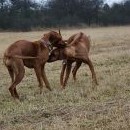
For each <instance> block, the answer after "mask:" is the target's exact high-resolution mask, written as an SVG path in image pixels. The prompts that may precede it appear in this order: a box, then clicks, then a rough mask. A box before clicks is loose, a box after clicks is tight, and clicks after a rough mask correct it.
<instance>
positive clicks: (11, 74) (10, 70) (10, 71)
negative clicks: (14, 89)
mask: <svg viewBox="0 0 130 130" xmlns="http://www.w3.org/2000/svg"><path fill="white" fill-rule="evenodd" d="M7 69H8V72H9V75H10V77H11V80H12V83H13V82H14V71H13V68H12V67H11V66H7Z"/></svg>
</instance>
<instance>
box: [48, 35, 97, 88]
mask: <svg viewBox="0 0 130 130" xmlns="http://www.w3.org/2000/svg"><path fill="white" fill-rule="evenodd" d="M66 42H67V46H66V47H64V48H56V49H54V50H53V51H52V52H51V55H50V56H49V60H48V62H53V61H56V60H64V61H65V60H66V63H65V64H63V66H62V70H61V76H60V83H61V86H62V88H65V86H66V84H67V81H68V78H69V75H70V72H71V67H72V63H73V62H76V66H75V67H74V69H73V71H72V73H73V76H74V79H76V72H77V70H78V69H79V67H80V66H81V64H82V62H84V63H86V64H88V66H89V68H90V70H91V73H92V79H93V81H94V82H95V83H96V84H98V83H97V78H96V74H95V71H94V67H93V64H92V62H91V60H90V58H89V50H90V40H89V38H88V37H87V36H86V35H85V34H84V33H78V34H74V35H72V36H71V37H70V38H69V39H68V40H66ZM65 69H66V76H65V79H64V72H65Z"/></svg>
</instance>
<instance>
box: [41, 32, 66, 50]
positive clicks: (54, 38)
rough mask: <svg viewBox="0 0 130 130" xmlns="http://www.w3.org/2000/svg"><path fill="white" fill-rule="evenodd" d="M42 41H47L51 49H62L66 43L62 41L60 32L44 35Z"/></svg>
mask: <svg viewBox="0 0 130 130" xmlns="http://www.w3.org/2000/svg"><path fill="white" fill-rule="evenodd" d="M43 38H44V39H48V40H49V41H50V43H51V45H52V46H53V47H58V48H63V47H65V46H66V43H65V42H64V41H63V39H62V36H61V33H60V30H59V32H55V31H50V32H49V33H46V34H44V36H43Z"/></svg>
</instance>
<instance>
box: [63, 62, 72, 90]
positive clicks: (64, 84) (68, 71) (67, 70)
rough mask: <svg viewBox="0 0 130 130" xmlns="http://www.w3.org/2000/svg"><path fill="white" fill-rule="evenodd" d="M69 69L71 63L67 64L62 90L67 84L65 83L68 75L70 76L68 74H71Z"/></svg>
mask: <svg viewBox="0 0 130 130" xmlns="http://www.w3.org/2000/svg"><path fill="white" fill-rule="evenodd" d="M71 67H72V62H69V61H68V62H67V68H66V75H65V80H64V83H63V87H62V88H63V89H65V86H66V84H67V81H68V78H69V75H70V72H71Z"/></svg>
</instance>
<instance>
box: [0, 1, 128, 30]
mask: <svg viewBox="0 0 130 130" xmlns="http://www.w3.org/2000/svg"><path fill="white" fill-rule="evenodd" d="M126 24H130V0H125V1H124V2H122V3H114V4H113V5H112V6H109V5H108V4H105V1H104V0H46V2H44V0H43V1H42V2H41V3H37V2H36V1H34V0H0V29H2V30H19V31H29V30H31V29H32V28H43V27H64V26H82V25H87V26H92V25H96V26H109V25H126Z"/></svg>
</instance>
